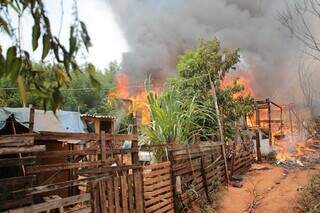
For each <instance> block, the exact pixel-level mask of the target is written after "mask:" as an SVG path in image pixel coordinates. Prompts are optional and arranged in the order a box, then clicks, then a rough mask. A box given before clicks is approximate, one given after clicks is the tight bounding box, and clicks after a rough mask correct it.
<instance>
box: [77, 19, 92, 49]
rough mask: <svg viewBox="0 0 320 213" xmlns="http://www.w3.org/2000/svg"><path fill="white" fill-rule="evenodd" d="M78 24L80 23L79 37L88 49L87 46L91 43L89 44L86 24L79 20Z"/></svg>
mask: <svg viewBox="0 0 320 213" xmlns="http://www.w3.org/2000/svg"><path fill="white" fill-rule="evenodd" d="M80 25H81V29H82V33H81V38H82V41H83V43H84V45H85V47H86V49H87V51H88V49H89V47H91V46H92V44H91V39H90V36H89V34H88V31H87V26H86V25H85V23H83V22H82V21H80Z"/></svg>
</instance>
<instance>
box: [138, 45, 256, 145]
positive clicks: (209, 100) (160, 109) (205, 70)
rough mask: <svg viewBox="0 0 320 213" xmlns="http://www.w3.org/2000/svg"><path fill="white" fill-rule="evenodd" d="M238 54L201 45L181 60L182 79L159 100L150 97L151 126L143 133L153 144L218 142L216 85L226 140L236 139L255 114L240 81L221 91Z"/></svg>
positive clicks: (175, 81)
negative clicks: (242, 125)
mask: <svg viewBox="0 0 320 213" xmlns="http://www.w3.org/2000/svg"><path fill="white" fill-rule="evenodd" d="M238 59H239V55H238V50H232V49H222V48H221V46H220V42H219V41H218V40H216V39H214V40H212V41H206V42H204V41H202V42H200V44H199V46H198V48H196V49H195V50H189V51H187V52H186V53H185V54H184V55H182V56H181V58H180V61H179V63H178V65H177V70H178V73H179V76H178V77H176V78H174V79H171V80H170V81H169V82H168V87H167V88H166V89H165V90H164V91H163V92H162V94H161V95H159V96H157V95H155V94H153V93H150V94H149V97H148V105H149V111H150V114H151V120H152V122H151V125H150V126H147V127H145V128H144V133H145V134H146V135H147V136H148V138H149V140H150V142H151V143H154V144H159V143H168V142H175V143H192V142H194V140H193V138H194V137H195V136H200V137H201V138H211V139H212V138H213V139H215V140H218V125H217V116H216V113H215V108H214V104H213V96H212V91H211V83H210V82H213V83H214V85H215V87H216V91H217V99H218V103H219V110H220V112H221V117H220V119H221V120H222V123H223V128H224V133H225V137H226V139H230V140H232V139H233V138H234V137H235V132H236V127H235V123H236V122H238V121H239V119H240V118H241V117H242V116H244V115H245V114H247V113H248V112H250V111H252V110H253V106H254V104H253V99H252V97H250V96H249V95H246V94H244V93H243V91H244V87H243V86H242V85H240V84H239V83H238V82H237V81H235V82H234V84H232V85H230V86H225V87H222V81H223V79H224V76H225V74H226V73H228V72H229V71H230V68H232V66H233V65H234V64H235V63H237V62H238Z"/></svg>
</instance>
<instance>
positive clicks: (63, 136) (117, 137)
mask: <svg viewBox="0 0 320 213" xmlns="http://www.w3.org/2000/svg"><path fill="white" fill-rule="evenodd" d="M105 135H106V140H107V141H108V140H114V141H125V140H129V141H130V140H138V136H137V135H130V134H128V135H126V134H105ZM35 139H36V140H82V141H98V140H100V134H98V133H70V132H68V133H67V132H40V134H38V135H36V137H35Z"/></svg>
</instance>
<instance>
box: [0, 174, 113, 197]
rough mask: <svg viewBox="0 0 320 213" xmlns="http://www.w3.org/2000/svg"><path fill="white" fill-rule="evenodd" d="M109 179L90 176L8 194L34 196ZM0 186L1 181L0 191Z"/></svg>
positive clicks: (15, 182) (107, 177) (106, 176)
mask: <svg viewBox="0 0 320 213" xmlns="http://www.w3.org/2000/svg"><path fill="white" fill-rule="evenodd" d="M26 177H30V176H26ZM32 177H34V178H35V175H32ZM20 178H21V179H22V178H25V177H19V179H20ZM109 178H110V176H108V175H99V176H91V177H88V178H84V179H79V180H71V181H66V182H61V183H56V184H49V185H42V186H36V187H32V188H27V189H21V188H20V189H19V190H16V191H12V192H10V194H12V195H13V196H16V194H20V193H23V194H27V195H36V194H40V193H46V192H50V191H54V190H59V189H64V188H70V187H74V186H79V185H83V184H88V183H89V182H96V181H100V180H107V179H109ZM8 179H9V178H8ZM20 182H21V181H20V180H18V179H17V181H11V182H10V183H12V184H14V185H16V184H17V183H20ZM1 185H4V184H1V181H0V189H1ZM4 186H5V185H4ZM0 192H1V191H0Z"/></svg>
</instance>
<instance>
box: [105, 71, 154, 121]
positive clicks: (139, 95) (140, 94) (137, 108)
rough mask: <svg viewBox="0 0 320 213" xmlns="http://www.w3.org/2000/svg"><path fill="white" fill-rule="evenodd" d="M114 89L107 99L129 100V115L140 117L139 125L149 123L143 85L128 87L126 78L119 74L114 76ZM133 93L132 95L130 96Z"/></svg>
mask: <svg viewBox="0 0 320 213" xmlns="http://www.w3.org/2000/svg"><path fill="white" fill-rule="evenodd" d="M116 83H117V85H116V89H115V90H114V91H112V92H110V93H109V94H108V96H109V98H117V99H123V100H130V101H131V103H132V104H131V106H130V107H129V109H128V110H129V113H133V115H134V116H139V115H141V123H142V124H148V123H150V114H149V110H148V107H147V101H148V100H147V96H148V94H147V92H146V90H145V88H144V85H143V84H142V85H141V86H138V87H130V86H129V78H128V76H127V75H126V74H125V73H123V72H121V73H118V74H117V76H116ZM132 93H134V95H132Z"/></svg>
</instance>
